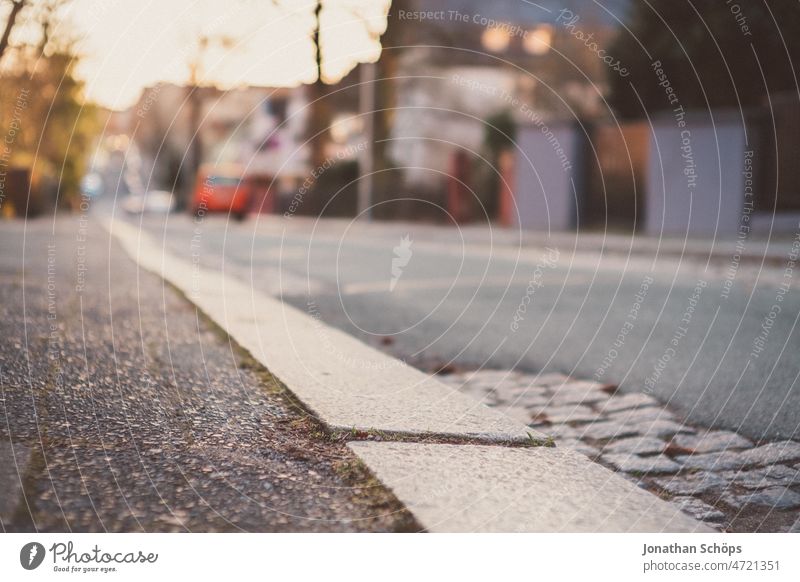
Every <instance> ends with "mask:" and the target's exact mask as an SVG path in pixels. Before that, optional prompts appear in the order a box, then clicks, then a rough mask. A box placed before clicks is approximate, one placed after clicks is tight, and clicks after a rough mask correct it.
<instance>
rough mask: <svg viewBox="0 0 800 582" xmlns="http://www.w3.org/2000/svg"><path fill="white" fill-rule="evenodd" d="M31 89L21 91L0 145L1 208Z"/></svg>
mask: <svg viewBox="0 0 800 582" xmlns="http://www.w3.org/2000/svg"><path fill="white" fill-rule="evenodd" d="M30 94H31V91H30V89H24V88H23V89H20V90H19V93H17V98H16V100H15V101H14V110H13V112H12V114H11V121H9V123H8V128H7V129H6V135H5V137H4V138H3V142H2V143H0V207H2V206H3V202H5V199H6V183H7V180H8V166H9V164H10V163H11V154H12V152H13V146H14V142H16V141H17V134H19V132H20V131H21V130H22V114H23V112H24V111H25V109H27V108H28V103H29V100H30Z"/></svg>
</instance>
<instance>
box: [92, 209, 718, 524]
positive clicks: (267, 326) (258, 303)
mask: <svg viewBox="0 0 800 582" xmlns="http://www.w3.org/2000/svg"><path fill="white" fill-rule="evenodd" d="M104 226H105V227H106V228H107V230H108V231H109V233H110V234H111V235H112V236H113V237H115V238H116V239H117V240H118V241H119V242H120V244H121V245H122V247H123V248H124V249H125V251H126V252H127V253H128V254H129V255H130V257H131V258H132V259H133V260H134V261H135V262H136V263H138V264H139V265H140V266H141V267H142V268H144V269H146V270H148V271H151V272H153V273H155V274H157V275H159V276H161V277H162V278H164V279H165V280H166V281H168V282H170V283H171V284H173V285H174V286H175V287H177V288H178V289H179V290H181V291H182V292H183V293H184V294H186V296H187V297H188V298H189V300H190V301H192V302H193V303H194V304H195V305H196V306H197V307H198V308H199V309H201V310H202V311H203V312H204V313H205V314H206V315H207V316H208V317H210V318H211V319H212V320H213V321H214V322H215V323H216V324H217V325H219V326H220V327H222V328H223V329H224V330H225V331H226V332H227V333H228V334H229V335H230V336H231V337H232V338H233V339H234V340H235V341H236V342H237V343H239V345H241V346H242V347H243V348H244V349H246V350H248V351H249V352H250V353H251V355H252V356H253V357H254V358H256V359H257V360H258V361H259V362H261V363H262V364H263V365H264V366H265V367H267V369H268V370H269V371H270V372H271V373H272V374H274V375H275V376H276V377H277V378H278V379H279V380H280V381H281V382H283V383H284V384H285V385H286V386H287V387H288V389H289V390H291V391H292V392H293V393H294V394H295V395H296V396H297V397H298V398H299V399H300V400H301V401H302V402H303V404H304V405H305V406H306V407H307V408H308V409H309V410H310V411H312V413H314V414H315V415H316V416H317V417H318V418H319V419H320V420H321V421H322V422H323V423H325V424H326V425H327V426H328V427H329V428H330V429H333V430H350V429H356V430H357V431H365V432H370V431H373V430H374V431H381V432H386V433H389V434H390V435H394V436H397V435H404V436H411V437H414V436H416V438H417V440H422V439H423V438H424V439H428V438H431V437H439V438H451V439H463V440H465V441H470V442H476V441H477V442H483V443H485V444H503V443H529V444H530V443H531V439H534V444H536V443H535V441H536V440H537V439H541V441H542V443H543V442H544V441H545V438H546V437H545V436H544V435H542V434H541V433H537V432H535V431H534V430H532V429H530V428H528V427H527V426H525V425H524V424H522V423H520V422H519V421H516V420H514V419H511V418H509V417H507V416H505V415H503V414H501V413H499V412H498V411H495V410H492V409H490V408H488V407H486V406H484V405H483V404H480V403H478V402H476V401H474V400H473V399H472V398H470V397H468V396H465V395H462V394H460V393H459V392H457V391H456V390H454V389H452V388H450V387H448V386H446V385H445V384H443V383H442V382H439V381H438V380H436V379H434V378H431V377H429V376H427V375H426V374H423V373H422V372H420V371H418V370H415V369H413V368H411V367H409V366H407V365H405V364H404V363H402V362H399V361H397V360H395V359H394V358H391V357H389V356H386V355H385V354H383V353H381V352H378V351H377V350H374V349H372V348H370V347H368V346H366V345H364V344H363V343H361V342H360V341H358V340H356V339H355V338H353V337H351V336H349V335H347V334H345V333H343V332H340V331H338V330H335V329H333V328H330V327H328V326H326V325H324V324H323V323H321V322H320V321H318V320H317V319H316V318H314V317H312V316H311V315H308V314H305V313H302V312H300V311H298V310H297V309H295V308H293V307H290V306H288V305H285V304H283V303H282V302H280V301H278V300H276V299H274V298H272V297H270V296H267V295H265V294H262V293H259V292H257V291H255V290H254V289H252V288H251V287H250V286H249V285H246V284H245V283H243V282H240V281H238V280H236V279H234V278H231V277H226V276H225V275H224V274H221V273H217V272H214V271H209V270H207V269H203V268H201V267H200V266H199V265H195V264H190V263H187V262H186V261H183V260H180V259H177V258H175V257H172V256H170V255H169V254H167V253H165V251H164V250H163V249H162V248H161V247H160V246H159V245H157V244H156V243H155V241H153V240H152V239H151V237H150V236H149V235H147V234H144V233H142V232H140V231H139V230H138V229H136V228H134V227H133V226H131V225H129V224H127V223H124V222H121V221H113V222H109V223H104ZM539 444H541V443H539ZM349 446H350V448H351V450H352V451H353V452H354V453H355V454H356V455H358V456H359V457H360V458H361V459H362V460H363V461H364V462H365V463H366V465H367V466H368V467H369V468H370V470H372V471H373V472H374V473H375V474H376V475H377V477H378V478H379V479H380V480H381V481H382V482H383V484H384V485H385V486H386V487H388V488H389V489H391V490H393V491H394V492H395V494H396V495H397V496H398V498H399V499H400V500H401V501H403V503H405V504H406V505H407V506H408V507H409V509H410V510H411V511H412V513H414V515H415V516H416V517H417V518H418V519H419V520H420V522H421V523H422V524H423V525H424V526H425V527H426V529H428V530H429V531H650V532H654V531H681V532H685V531H712V530H710V529H709V528H707V527H706V526H705V525H703V524H702V523H700V522H697V521H695V520H693V519H692V518H690V517H688V516H686V515H685V514H683V513H681V512H680V510H678V509H677V508H676V507H675V506H673V505H670V504H668V503H667V502H665V501H663V500H661V499H659V498H658V497H656V496H655V495H652V494H650V493H648V492H646V491H644V490H642V489H639V488H638V487H636V486H635V485H634V484H632V483H630V482H628V481H626V480H625V479H623V478H622V477H619V476H618V475H616V474H614V473H613V472H612V471H610V470H608V469H605V468H604V467H602V466H600V465H598V464H595V463H592V462H591V461H590V460H588V459H587V458H585V457H583V456H582V455H580V454H579V453H575V452H572V451H570V450H566V449H560V448H559V449H556V448H553V447H543V446H535V447H525V448H511V447H499V446H481V445H476V444H422V443H419V442H406V443H402V442H391V441H385V442H351V443H350V444H349Z"/></svg>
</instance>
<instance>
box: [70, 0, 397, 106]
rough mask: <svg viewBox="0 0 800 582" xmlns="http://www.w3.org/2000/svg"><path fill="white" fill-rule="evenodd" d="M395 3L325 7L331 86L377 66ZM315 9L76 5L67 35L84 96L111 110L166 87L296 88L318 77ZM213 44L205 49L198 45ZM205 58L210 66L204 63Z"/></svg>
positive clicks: (275, 0) (295, 4) (270, 4)
mask: <svg viewBox="0 0 800 582" xmlns="http://www.w3.org/2000/svg"><path fill="white" fill-rule="evenodd" d="M388 4H389V2H388V0H326V1H325V3H324V9H323V12H322V22H323V38H322V44H323V58H324V67H325V69H324V70H325V74H326V76H330V80H336V79H337V78H338V77H340V76H342V75H343V74H346V73H347V72H348V71H349V70H350V69H351V68H352V67H353V66H354V65H355V63H357V62H360V61H368V62H371V61H374V60H376V59H377V58H378V56H379V55H380V44H379V42H378V41H377V40H376V36H375V35H371V34H370V29H371V30H372V32H374V33H376V34H380V32H382V30H383V29H384V28H385V25H386V18H385V15H386V11H387V10H388ZM313 6H314V1H313V0H216V1H215V0H141V1H138V0H72V2H71V3H70V4H68V5H67V8H66V13H65V15H64V19H63V21H64V23H65V26H69V27H71V28H72V29H74V31H75V33H76V34H77V36H78V37H79V38H80V42H79V45H78V46H79V49H80V52H81V54H82V55H83V58H82V60H81V62H80V65H79V67H78V69H77V73H78V75H79V76H81V77H82V78H83V79H84V80H85V81H86V95H87V98H88V99H89V100H90V101H94V102H96V103H98V104H100V105H103V106H105V107H109V108H112V109H117V110H121V109H125V108H127V107H129V106H130V105H132V104H133V103H135V102H136V100H137V99H138V97H139V95H140V93H141V91H142V89H143V88H144V87H147V86H152V85H154V84H156V83H158V82H171V83H177V84H184V83H186V82H187V81H188V80H189V78H190V64H191V63H192V62H199V63H200V66H199V67H198V78H199V79H200V82H201V84H214V85H217V86H219V87H222V88H230V87H234V86H241V85H264V86H293V85H297V84H299V83H303V82H311V81H313V80H314V79H315V77H316V68H315V64H314V49H313V43H312V42H311V31H312V30H313V22H314V20H313ZM203 36H205V37H207V38H209V39H210V40H209V42H208V46H207V48H205V49H204V50H201V49H200V48H199V47H200V43H199V42H198V39H199V38H201V37H203ZM199 55H202V58H200V57H199Z"/></svg>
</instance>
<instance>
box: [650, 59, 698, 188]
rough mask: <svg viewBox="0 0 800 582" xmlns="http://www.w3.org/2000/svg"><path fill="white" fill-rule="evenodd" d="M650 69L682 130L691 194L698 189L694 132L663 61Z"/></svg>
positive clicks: (684, 161)
mask: <svg viewBox="0 0 800 582" xmlns="http://www.w3.org/2000/svg"><path fill="white" fill-rule="evenodd" d="M650 68H651V69H652V70H653V72H654V73H655V75H656V79H657V80H658V85H659V86H660V87H662V88H663V89H664V93H665V94H666V96H667V101H668V102H669V104H670V105H672V106H673V109H672V115H673V117H674V118H675V126H676V127H677V128H678V129H680V130H681V145H680V150H681V158H682V159H683V175H684V176H685V177H686V188H687V189H688V190H689V191H690V192H691V191H693V190H694V189H695V188H697V166H696V164H695V160H694V152H693V151H692V131H691V130H690V129H689V127H688V126H687V124H686V110H685V109H684V108H683V105H681V103H680V100H679V99H678V94H677V93H676V92H675V89H674V88H673V87H672V83H671V82H670V80H669V77H668V76H667V73H666V71H664V68H663V65H662V64H661V61H659V60H655V61H653V62H652V63H651V64H650Z"/></svg>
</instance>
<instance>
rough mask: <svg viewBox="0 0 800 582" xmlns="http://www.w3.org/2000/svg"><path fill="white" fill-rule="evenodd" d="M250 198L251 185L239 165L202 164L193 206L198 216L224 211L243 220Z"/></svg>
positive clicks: (248, 207) (196, 182)
mask: <svg viewBox="0 0 800 582" xmlns="http://www.w3.org/2000/svg"><path fill="white" fill-rule="evenodd" d="M251 197H252V193H251V188H250V186H249V185H248V184H247V182H246V181H245V180H243V179H242V169H241V168H239V167H238V166H219V165H213V166H202V167H201V168H200V171H199V172H198V173H197V180H196V181H195V187H194V196H193V197H192V206H191V208H192V212H194V214H195V216H201V215H203V214H206V213H208V212H225V213H227V214H230V215H231V216H233V218H235V219H236V220H244V219H245V218H246V217H247V212H248V210H249V209H250V204H251Z"/></svg>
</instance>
